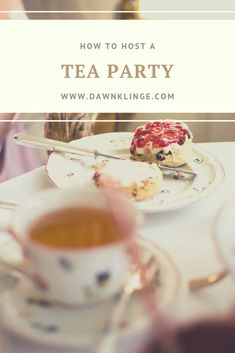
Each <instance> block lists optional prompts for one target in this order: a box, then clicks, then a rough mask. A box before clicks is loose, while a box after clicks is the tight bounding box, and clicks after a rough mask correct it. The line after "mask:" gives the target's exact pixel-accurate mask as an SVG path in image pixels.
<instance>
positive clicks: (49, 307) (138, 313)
mask: <svg viewBox="0 0 235 353" xmlns="http://www.w3.org/2000/svg"><path fill="white" fill-rule="evenodd" d="M12 242H13V241H12ZM138 245H139V246H140V250H141V254H142V257H143V261H144V258H149V256H154V257H155V259H156V264H157V266H156V268H158V271H157V276H156V281H155V282H154V283H155V285H154V296H155V297H156V300H158V307H159V308H160V309H161V310H163V311H164V310H167V309H169V306H170V305H171V303H172V302H173V301H174V299H175V298H176V296H177V293H178V289H179V283H180V281H179V272H178V269H177V267H176V265H175V264H174V262H173V261H172V260H171V258H170V257H169V255H168V254H167V253H166V252H165V251H164V250H163V249H161V248H160V247H159V246H157V245H155V244H154V243H152V242H150V241H148V240H145V239H144V238H138ZM7 246H9V247H10V248H12V244H10V243H9V242H8V245H6V246H5V248H4V252H5V254H6V253H7ZM142 294H143V292H141V291H140V292H136V293H135V294H133V295H132V297H131V300H130V302H129V304H128V307H127V309H126V315H125V317H124V318H123V320H122V322H121V323H120V331H119V337H118V340H119V341H121V340H124V339H125V338H131V337H132V338H133V337H135V336H137V335H139V334H141V333H143V332H145V331H146V330H147V329H148V328H149V324H150V317H149V312H148V310H147V306H146V305H145V302H144V300H143V295H142ZM114 304H115V298H112V299H110V300H109V301H106V302H103V303H99V304H96V305H92V306H89V307H88V306H87V307H79V308H76V309H69V308H65V307H61V306H58V305H54V304H50V303H48V302H45V301H43V300H40V299H39V297H38V292H36V290H34V289H33V287H32V285H31V283H30V282H29V281H28V280H27V279H25V278H23V277H18V279H17V278H16V280H15V282H13V283H11V285H10V286H7V288H6V289H5V290H4V292H3V294H2V300H1V303H0V309H1V319H2V324H3V326H4V327H5V328H6V329H7V330H9V331H10V332H12V333H14V334H16V335H17V336H20V337H23V338H26V339H27V340H30V341H33V342H35V343H40V344H44V345H47V346H51V347H59V348H84V349H85V348H90V347H91V346H92V345H93V344H94V341H95V339H96V337H97V335H99V332H101V330H102V328H103V327H104V325H105V323H106V322H107V320H108V317H109V315H110V313H111V312H112V308H113V305H114Z"/></svg>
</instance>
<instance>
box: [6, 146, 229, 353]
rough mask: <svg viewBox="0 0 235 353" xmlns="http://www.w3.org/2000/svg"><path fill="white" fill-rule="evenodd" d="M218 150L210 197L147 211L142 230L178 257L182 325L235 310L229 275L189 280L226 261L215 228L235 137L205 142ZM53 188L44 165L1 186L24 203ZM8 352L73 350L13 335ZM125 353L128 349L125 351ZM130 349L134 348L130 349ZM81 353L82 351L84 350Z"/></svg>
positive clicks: (174, 311)
mask: <svg viewBox="0 0 235 353" xmlns="http://www.w3.org/2000/svg"><path fill="white" fill-rule="evenodd" d="M201 146H202V147H203V148H205V149H207V150H208V151H209V152H211V153H213V154H214V155H216V156H217V157H218V158H219V159H220V160H221V161H222V162H223V165H224V169H225V180H224V182H223V184H222V185H221V186H220V188H219V189H217V190H216V191H215V192H214V193H213V194H212V195H210V196H209V197H208V198H206V199H204V200H201V201H199V202H197V203H195V204H192V205H190V206H188V207H187V208H184V209H181V210H176V211H171V212H168V213H165V214H152V215H148V216H146V221H145V224H144V225H143V227H142V228H141V229H140V234H141V235H142V236H144V237H146V238H148V239H151V240H153V241H156V242H157V243H158V244H159V245H160V246H162V247H163V248H164V249H165V250H166V251H167V252H168V253H169V254H170V255H171V256H172V258H173V259H174V261H175V262H176V264H177V265H178V268H179V270H180V273H181V285H180V290H179V294H178V296H177V298H176V301H175V303H174V305H173V307H172V308H171V310H170V313H169V314H170V317H171V319H172V321H173V322H174V323H176V324H177V325H183V324H185V323H187V322H191V321H193V320H197V319H199V318H202V317H208V316H213V315H214V316H219V315H223V314H226V312H228V311H229V310H230V309H231V306H232V305H233V303H234V300H235V283H234V282H233V280H232V278H231V277H230V276H227V277H226V278H225V279H224V280H223V281H221V282H220V283H218V284H216V285H214V286H212V287H208V288H206V289H203V290H200V291H199V292H197V293H191V292H190V291H189V290H188V287H187V282H188V280H189V279H191V278H194V277H200V276H205V275H207V274H210V273H213V272H216V271H219V270H221V269H222V267H223V264H222V263H221V260H220V259H219V258H218V256H217V255H216V252H215V247H214V243H213V241H212V237H211V227H212V223H213V220H214V218H215V216H216V212H217V210H218V208H219V206H220V205H221V204H222V203H223V202H224V201H225V200H226V199H228V198H229V197H230V196H231V194H233V193H234V192H235V190H234V189H235V187H234V186H235V184H234V181H235V168H234V166H232V165H231V157H230V156H231V153H232V151H234V150H235V142H220V143H207V144H201ZM46 187H52V185H51V184H50V182H49V181H48V180H47V178H46V176H45V173H44V169H43V168H39V169H36V170H34V171H32V172H30V173H27V174H25V175H22V176H20V177H18V178H15V179H11V180H9V181H7V182H5V183H2V184H1V185H0V199H3V198H4V199H8V200H15V201H19V202H22V201H24V200H25V199H26V198H27V197H29V196H30V195H31V194H32V193H33V192H35V191H36V190H42V189H44V188H46ZM10 216H11V211H7V210H0V224H3V223H4V224H7V223H8V222H9V220H10ZM7 343H8V345H7V346H8V348H7V352H6V353H29V352H30V353H39V352H40V353H65V352H66V353H67V352H68V350H66V351H65V350H58V349H55V350H53V349H51V348H46V347H40V346H36V345H32V344H31V343H28V342H25V341H23V340H22V339H19V338H14V337H12V336H9V339H8V340H7ZM122 352H124V351H123V350H122ZM127 352H128V353H129V352H130V349H128V350H127ZM79 353H81V352H80V351H79Z"/></svg>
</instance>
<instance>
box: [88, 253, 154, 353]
mask: <svg viewBox="0 0 235 353" xmlns="http://www.w3.org/2000/svg"><path fill="white" fill-rule="evenodd" d="M144 267H145V269H146V270H145V271H146V278H147V280H148V282H149V283H150V284H154V283H153V282H154V279H155V276H156V275H158V266H157V264H156V259H155V257H154V256H151V257H150V258H149V259H148V260H147V262H146V264H144ZM141 278H142V269H141V268H137V269H136V270H134V271H133V272H132V273H131V274H130V276H129V278H128V280H127V282H126V285H125V287H124V289H123V292H122V294H121V295H120V297H119V299H118V300H117V302H116V303H115V307H114V310H113V312H112V313H111V316H110V320H109V321H108V323H107V324H106V325H105V326H104V327H103V329H102V332H101V335H100V337H99V340H98V343H97V342H96V345H95V347H94V348H93V350H92V352H93V353H113V352H114V351H115V347H116V340H117V335H118V329H119V325H120V322H121V319H122V317H123V316H124V312H125V309H126V308H127V305H128V303H129V301H130V298H131V296H132V295H133V293H134V292H136V291H138V290H141V289H143V288H144V286H143V283H142V279H141Z"/></svg>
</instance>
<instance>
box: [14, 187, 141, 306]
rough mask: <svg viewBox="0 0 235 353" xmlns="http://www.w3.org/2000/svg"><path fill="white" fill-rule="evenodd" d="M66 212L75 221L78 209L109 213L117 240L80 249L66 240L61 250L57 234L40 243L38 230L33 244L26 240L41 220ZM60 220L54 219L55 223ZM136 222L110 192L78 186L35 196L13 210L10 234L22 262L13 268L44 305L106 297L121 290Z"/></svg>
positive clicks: (133, 213) (128, 207) (125, 203)
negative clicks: (30, 284)
mask: <svg viewBox="0 0 235 353" xmlns="http://www.w3.org/2000/svg"><path fill="white" fill-rule="evenodd" d="M69 210H73V211H75V212H77V214H78V217H79V214H80V213H79V212H80V211H81V210H83V211H84V210H87V211H88V212H89V210H92V212H93V214H94V212H95V210H97V212H98V213H99V212H100V213H102V212H103V213H106V214H107V215H110V217H112V218H111V219H112V221H114V222H116V226H117V227H118V228H115V229H116V230H117V229H118V232H119V233H118V234H119V238H115V239H106V240H107V241H106V242H104V241H102V242H101V243H100V244H99V241H98V244H97V240H96V245H95V246H93V245H92V244H91V246H89V244H88V246H86V247H84V246H81V247H80V245H79V244H78V246H77V245H76V246H75V245H74V244H73V243H72V242H71V241H68V242H67V240H66V246H63V242H62V243H61V240H60V243H59V235H58V240H56V241H55V242H54V243H52V244H47V243H46V241H45V239H43V237H44V235H45V234H44V235H43V232H41V233H42V234H41V233H40V232H39V238H38V239H37V238H35V239H36V240H35V239H34V238H33V236H31V235H32V234H33V232H32V229H36V230H37V227H39V230H41V228H40V227H41V226H42V225H43V224H44V223H45V220H46V222H49V223H50V222H51V220H52V218H53V217H54V216H55V215H63V214H64V215H66V212H67V213H68V211H69ZM92 212H91V213H92ZM60 218H61V216H58V217H57V220H58V222H60V221H61V219H60ZM65 218H66V217H65ZM139 219H140V218H139V216H138V213H137V212H136V210H135V208H134V207H133V206H132V205H131V204H130V203H129V201H127V200H125V199H122V198H121V197H119V196H117V195H115V194H113V192H110V191H109V192H107V191H105V192H104V191H101V190H98V189H95V188H92V187H82V188H76V189H74V188H73V189H72V190H71V189H66V190H59V189H50V190H45V191H43V192H40V193H38V194H35V195H34V196H32V197H31V199H30V200H28V201H26V202H25V203H24V204H23V205H22V206H20V207H19V208H18V209H17V210H16V211H15V214H14V217H13V220H12V224H11V227H10V233H11V234H13V236H14V237H15V239H16V241H17V242H18V243H19V244H20V246H21V248H22V250H23V259H24V261H23V263H22V264H18V265H17V266H16V269H17V270H18V271H21V272H23V273H24V275H26V276H28V277H29V278H30V280H32V282H33V284H34V286H35V287H36V288H37V289H38V290H39V292H40V295H41V296H42V297H43V298H45V299H48V300H50V301H56V302H59V303H63V304H68V305H84V304H89V303H95V302H98V301H102V300H105V299H107V298H110V297H111V296H113V295H114V294H116V293H118V292H119V291H120V290H121V289H122V288H123V285H124V282H125V278H126V274H127V273H128V271H129V270H130V266H131V262H132V260H131V257H130V247H131V246H132V244H133V239H134V236H135V234H136V229H137V225H138V222H139ZM80 221H81V219H80ZM89 223H92V219H91V221H90V222H89ZM89 223H87V226H90V225H89ZM45 224H46V223H45ZM52 226H53V222H52ZM70 233H71V229H70ZM40 234H41V235H42V239H41V238H40ZM70 236H71V235H70ZM54 239H56V238H54ZM104 239H105V236H104ZM62 241H65V240H64V239H63V238H62ZM57 243H58V244H57ZM67 243H68V244H67ZM67 245H68V246H67Z"/></svg>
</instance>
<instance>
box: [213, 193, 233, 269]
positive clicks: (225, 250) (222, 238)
mask: <svg viewBox="0 0 235 353" xmlns="http://www.w3.org/2000/svg"><path fill="white" fill-rule="evenodd" d="M234 212H235V196H233V197H232V198H230V199H229V200H228V201H227V202H225V203H224V205H223V206H222V207H221V208H220V210H219V212H218V213H217V215H216V217H215V222H214V227H213V235H214V239H215V244H216V248H217V251H218V254H219V256H220V257H221V258H222V260H223V262H224V263H225V266H226V267H227V268H228V269H229V270H230V271H231V273H232V274H233V275H234V276H235V217H234Z"/></svg>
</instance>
